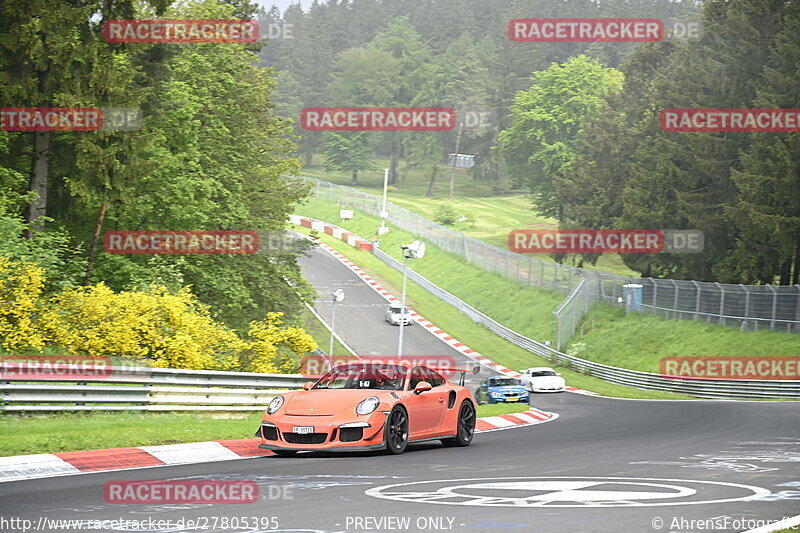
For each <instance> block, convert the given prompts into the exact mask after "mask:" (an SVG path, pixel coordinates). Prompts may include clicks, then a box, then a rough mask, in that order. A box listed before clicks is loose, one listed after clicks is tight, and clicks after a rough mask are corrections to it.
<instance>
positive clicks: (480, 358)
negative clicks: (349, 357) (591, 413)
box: [290, 215, 594, 395]
mask: <svg viewBox="0 0 800 533" xmlns="http://www.w3.org/2000/svg"><path fill="white" fill-rule="evenodd" d="M290 222H291V223H292V224H295V225H299V226H304V227H307V228H313V229H315V230H317V231H320V232H323V233H326V234H328V235H332V236H334V237H336V236H337V235H342V234H343V233H342V232H344V233H347V235H348V236H349V237H348V239H350V240H353V241H354V242H357V243H359V242H363V243H366V242H368V241H367V240H366V239H364V238H362V237H359V236H358V235H355V234H353V233H349V232H345V231H344V230H343V229H342V228H339V227H338V226H334V225H333V224H329V223H327V222H323V221H321V220H317V219H313V218H309V217H301V216H298V215H291V218H290ZM337 238H340V239H341V240H344V241H345V242H347V243H348V244H350V245H351V246H354V247H358V248H360V249H366V248H364V247H362V246H356V245H354V244H351V243H350V242H349V241H348V240H346V239H343V238H341V237H337ZM314 242H316V243H317V244H318V245H319V247H320V248H321V249H323V250H325V251H326V252H328V253H329V254H331V255H332V256H333V257H335V258H336V259H338V260H339V262H340V263H342V264H343V265H344V266H346V267H347V268H349V269H350V270H351V271H352V272H353V273H355V274H356V275H357V276H358V277H360V278H361V279H362V280H363V281H364V283H366V284H367V285H369V286H370V287H372V289H373V290H374V291H375V292H377V293H378V294H380V295H381V296H383V298H384V299H385V300H386V301H387V302H389V303H394V304H398V305H399V304H400V300H398V299H397V298H395V297H394V296H393V295H392V293H390V292H389V291H387V290H386V289H384V288H383V287H381V286H380V284H379V283H378V282H377V281H375V280H374V279H372V278H371V277H370V276H369V275H368V274H367V273H366V272H364V271H363V270H362V269H361V268H359V267H358V266H357V265H356V264H355V263H353V262H352V261H350V260H349V259H347V257H345V256H344V255H343V254H342V253H340V252H338V251H336V250H335V249H334V248H332V247H331V246H328V245H327V244H325V243H324V242H322V241H319V240H315V241H314ZM371 250H372V246H371V245H370V248H369V250H368V251H371ZM408 314H409V315H410V316H411V318H412V320H414V322H416V323H418V324H419V325H421V326H422V327H424V328H425V329H426V330H427V331H429V332H430V333H431V334H433V335H434V336H435V337H437V338H438V339H439V340H441V341H442V342H444V343H446V344H448V345H449V346H450V347H452V348H453V349H454V350H456V351H457V352H459V353H461V354H462V355H465V356H466V357H468V358H470V359H472V360H473V361H475V362H476V363H478V364H481V365H483V366H486V367H488V368H490V369H492V370H494V371H495V372H497V373H499V374H503V375H504V376H509V377H515V378H518V377H520V373H519V372H515V371H513V370H511V369H509V368H506V367H504V366H502V365H500V364H499V363H496V362H494V361H493V360H491V359H490V358H488V357H486V356H484V355H481V354H480V353H478V352H476V351H475V350H473V349H472V348H470V347H469V346H467V345H466V344H464V343H462V342H459V341H458V340H457V339H455V338H453V337H452V336H451V335H448V334H447V333H446V332H444V331H442V330H441V329H439V328H437V327H436V326H435V325H434V324H433V323H432V322H431V321H430V320H428V319H426V318H425V317H423V316H422V315H420V314H419V313H417V312H416V311H414V310H413V309H412V308H411V307H408ZM565 390H567V391H568V392H575V393H578V394H588V395H593V394H594V393H593V392H591V391H586V390H583V389H578V388H575V387H566V389H565Z"/></svg>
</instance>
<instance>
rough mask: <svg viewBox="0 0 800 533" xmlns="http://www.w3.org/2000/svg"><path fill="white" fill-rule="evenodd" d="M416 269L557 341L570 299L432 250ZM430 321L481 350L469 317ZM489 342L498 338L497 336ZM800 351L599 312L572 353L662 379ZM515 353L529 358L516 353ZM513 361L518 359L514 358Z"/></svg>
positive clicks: (778, 336) (724, 332)
mask: <svg viewBox="0 0 800 533" xmlns="http://www.w3.org/2000/svg"><path fill="white" fill-rule="evenodd" d="M300 213H301V214H307V215H309V216H315V215H316V217H317V218H321V219H323V220H325V219H326V217H333V218H327V221H329V222H334V223H337V219H338V207H337V206H335V205H333V204H327V205H326V204H325V202H322V201H318V200H313V201H312V202H311V203H310V204H309V206H307V207H303V208H302V209H301V210H300ZM378 222H379V221H378V220H377V219H376V218H374V217H370V216H367V215H365V214H363V213H361V212H358V211H356V212H355V217H354V218H353V219H352V220H349V221H346V222H339V225H341V226H344V227H347V228H348V229H350V230H351V231H354V232H355V233H358V234H360V235H361V236H363V237H367V238H372V237H373V236H374V232H375V228H376V227H377V225H378ZM413 239H414V237H413V236H411V235H410V234H407V233H405V232H403V231H401V230H398V229H397V228H392V230H391V231H390V232H389V233H387V234H385V235H383V236H382V238H381V249H383V250H384V251H386V252H387V253H389V254H390V255H392V256H394V257H395V258H399V257H400V248H399V246H398V245H399V244H400V243H401V242H403V243H407V242H410V241H411V240H413ZM326 242H328V243H329V244H331V245H332V246H334V247H337V249H339V250H340V251H341V252H342V253H344V254H345V255H347V256H348V257H351V258H353V260H354V261H355V262H356V263H357V264H359V265H360V266H366V267H367V268H369V269H370V270H371V271H372V272H373V273H375V274H377V275H379V276H381V277H383V278H384V279H386V280H387V282H388V283H390V284H393V285H394V286H395V287H398V286H400V281H399V280H400V279H401V274H400V273H399V272H397V271H395V270H394V269H392V268H390V267H388V266H386V265H385V264H384V263H382V262H381V261H379V260H378V259H377V258H375V257H373V256H372V255H371V254H369V253H366V252H360V251H358V250H354V249H353V248H351V247H349V246H347V245H346V244H344V243H342V242H341V241H336V240H334V239H327V238H326ZM410 267H411V268H412V269H414V270H415V271H417V272H419V273H420V274H422V275H424V276H425V277H427V278H428V279H430V280H431V281H433V282H434V283H436V284H437V285H439V286H440V287H442V288H444V289H445V290H448V291H449V292H451V293H453V294H455V295H456V296H458V297H459V298H461V299H463V300H464V301H466V302H467V303H469V304H470V305H472V306H474V307H476V308H477V309H479V310H481V311H482V312H484V313H486V314H487V315H489V316H490V317H492V318H494V319H495V320H497V321H498V322H500V323H501V324H503V325H505V326H507V327H509V328H511V329H513V330H514V331H517V332H519V333H522V334H524V335H526V336H528V337H530V338H532V339H536V340H538V341H543V340H554V339H555V325H556V321H555V317H554V316H553V314H552V311H553V310H554V309H555V308H556V307H557V306H558V305H559V304H560V303H561V301H562V300H563V298H564V296H563V295H562V294H559V293H555V292H551V291H544V290H540V289H537V288H534V287H529V286H525V285H521V284H519V283H516V282H514V281H511V280H509V279H506V278H503V277H501V276H499V275H496V274H492V273H489V272H485V271H483V270H481V269H480V268H478V267H476V266H472V265H468V264H466V263H464V261H463V260H462V259H461V258H459V257H458V256H455V255H453V254H448V253H445V252H443V251H441V250H439V249H437V248H436V247H435V246H428V253H427V254H426V256H425V257H424V258H423V259H421V260H414V261H412V262H411V264H410ZM415 287H416V286H415ZM419 290H420V291H422V293H421V294H420V293H419V292H414V293H413V296H412V299H413V298H416V299H419V300H420V302H421V303H425V304H427V303H430V304H431V305H433V306H434V312H437V313H438V312H439V310H440V309H443V308H445V307H446V308H449V309H452V308H450V306H448V305H447V304H444V303H442V302H439V301H438V299H436V298H435V297H433V296H432V295H430V294H429V293H427V291H424V290H422V289H419ZM434 301H435V302H434ZM436 302H438V304H439V305H437V304H436ZM411 305H415V303H414V302H413V301H412V304H411ZM419 305H420V303H419V302H417V303H416V306H417V307H419ZM419 310H420V312H421V313H422V314H423V315H426V316H427V315H428V314H430V313H426V312H424V311H422V309H419ZM454 312H455V313H456V314H457V315H459V316H463V315H460V313H457V312H456V311H454ZM428 318H429V319H431V320H433V321H434V322H435V323H437V324H438V325H440V327H442V329H445V330H447V331H450V332H451V333H453V334H454V335H455V336H457V337H458V338H459V339H461V340H462V342H466V344H468V345H470V346H472V344H473V343H471V342H467V341H465V340H464V339H463V337H465V330H468V329H473V330H474V329H475V328H477V326H476V325H475V324H474V323H472V322H471V321H470V320H469V319H467V318H466V317H464V320H465V322H463V323H455V322H451V323H452V324H453V326H452V327H448V326H447V325H446V323H442V324H440V320H437V319H434V318H432V317H428ZM444 320H446V321H449V320H450V318H449V316H445V317H444ZM581 329H583V331H584V334H583V335H581V334H580V330H581ZM469 333H471V332H469ZM489 335H490V337H492V338H496V337H495V336H494V335H493V334H491V333H490V334H489ZM487 340H488V339H487ZM499 340H500V339H498V341H499ZM797 343H798V338H797V336H796V335H792V334H788V333H778V332H771V331H759V332H752V331H739V330H737V329H732V328H726V327H722V326H716V325H709V324H706V323H703V322H694V321H690V320H666V319H663V318H660V317H657V316H652V315H640V314H631V315H628V316H625V314H624V311H623V310H621V309H620V308H617V307H612V306H608V305H603V304H598V305H596V306H595V307H594V308H593V309H592V311H591V312H590V313H589V314H588V315H587V316H586V317H585V318H584V320H583V322H582V324H581V328H579V333H578V335H576V336H575V337H573V339H572V340H571V342H570V344H569V345H568V346H567V347H566V349H565V351H567V352H568V353H570V354H573V355H577V356H579V357H582V358H585V359H589V360H592V361H598V362H602V363H605V364H610V365H614V366H618V367H622V368H629V369H633V370H642V371H648V372H658V371H659V366H658V365H659V360H660V359H661V358H663V357H667V356H689V355H696V356H743V355H754V356H758V355H771V356H794V355H797ZM485 346H487V347H484V348H483V349H479V348H476V347H475V346H472V347H473V348H475V349H477V350H478V351H480V352H481V353H483V354H484V355H486V356H487V357H491V358H492V359H494V360H496V361H498V362H500V363H502V364H504V365H506V366H508V367H509V368H513V369H520V368H523V367H526V366H534V365H533V363H530V364H528V361H527V359H526V358H525V357H528V358H530V357H532V355H531V354H529V353H528V352H526V351H522V353H524V354H527V355H526V356H522V355H519V356H515V357H507V356H506V355H505V354H506V353H509V350H510V349H509V348H507V346H513V345H511V344H510V343H506V344H505V345H503V346H504V348H503V349H502V350H498V348H497V347H496V346H494V345H493V344H491V343H490V344H488V345H485ZM514 348H515V349H516V350H521V349H519V348H517V347H516V346H514ZM511 353H517V352H514V350H511ZM548 366H551V365H548ZM584 377H585V376H584ZM578 379H580V378H578ZM568 381H569V380H568ZM572 381H574V378H573V380H572ZM571 384H572V385H574V386H577V387H581V388H588V389H590V390H594V391H595V392H598V393H601V394H605V392H603V391H602V390H600V389H598V388H597V387H594V388H593V387H589V386H582V385H578V384H577V383H576V382H573V383H571ZM611 395H616V394H611ZM648 397H651V396H648Z"/></svg>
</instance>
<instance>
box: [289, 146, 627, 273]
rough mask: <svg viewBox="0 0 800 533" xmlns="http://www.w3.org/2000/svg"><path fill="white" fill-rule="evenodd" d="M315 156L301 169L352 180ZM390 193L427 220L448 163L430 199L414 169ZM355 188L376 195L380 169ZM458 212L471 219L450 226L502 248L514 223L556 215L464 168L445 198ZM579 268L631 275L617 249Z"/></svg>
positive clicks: (382, 163)
mask: <svg viewBox="0 0 800 533" xmlns="http://www.w3.org/2000/svg"><path fill="white" fill-rule="evenodd" d="M318 161H319V159H318V158H317V159H315V164H314V165H311V166H307V167H305V168H304V169H303V174H304V175H307V176H311V177H314V178H319V179H322V180H325V181H330V182H331V183H337V184H339V185H347V186H350V185H351V178H350V175H349V174H344V173H340V172H326V171H325V170H324V169H323V168H322V166H321V165H319V164H316V163H318ZM388 164H389V162H388V160H377V161H376V162H375V166H376V167H378V168H380V169H382V168H385V167H386V166H387V165H388ZM394 187H395V188H394V190H392V191H390V192H389V195H388V199H389V201H390V202H393V203H395V204H397V205H399V206H401V207H405V208H406V209H411V210H413V211H414V212H416V213H419V214H420V215H422V216H424V217H425V218H427V219H429V220H434V218H435V216H436V211H437V209H438V208H439V206H440V205H441V204H442V203H444V202H447V201H448V195H449V192H450V168H449V167H445V166H440V168H439V177H438V180H437V183H436V186H435V188H434V194H433V196H432V197H431V198H428V197H426V196H425V193H426V192H427V190H428V178H427V176H426V175H425V174H424V173H423V172H421V171H419V170H410V171H408V173H407V174H406V175H405V177H404V178H403V180H402V181H401V182H400V183H399V184H397V185H395V186H394ZM356 188H357V189H359V190H362V191H364V192H367V193H369V194H373V195H375V196H381V195H382V194H383V170H374V171H370V172H365V173H362V174H361V175H360V176H359V180H358V186H357V187H356ZM450 203H451V204H452V206H453V208H454V209H455V210H456V212H458V214H460V215H462V216H465V217H469V218H470V220H467V221H462V222H456V223H455V224H454V225H453V226H452V228H453V229H455V230H457V231H460V232H462V233H464V234H466V235H469V236H470V237H475V238H476V239H480V240H482V241H484V242H487V243H489V244H493V245H494V246H497V247H500V248H506V246H507V242H508V233H509V232H510V231H511V230H513V229H519V228H529V229H530V228H542V229H546V228H556V227H558V222H557V221H556V220H555V219H552V218H547V217H543V216H540V215H537V214H536V213H534V212H533V211H532V210H531V199H530V197H529V196H528V193H527V191H524V190H515V191H512V192H510V193H508V194H503V195H500V196H495V195H493V194H492V187H491V184H489V183H486V182H476V181H473V180H472V178H470V177H469V173H468V172H467V171H466V170H463V169H457V170H456V179H455V189H454V194H453V200H452V202H450ZM537 258H539V259H544V260H545V261H551V260H552V259H551V257H550V256H549V255H547V254H539V255H538V256H537ZM583 266H584V268H590V269H596V270H603V271H606V272H614V273H616V274H621V275H624V276H636V275H637V274H636V273H635V272H633V271H631V270H630V269H629V268H628V267H626V266H625V264H624V263H623V262H622V259H621V258H620V256H619V255H617V254H608V255H604V256H602V257H601V258H600V260H599V261H598V262H597V265H595V266H593V265H589V264H584V265H583Z"/></svg>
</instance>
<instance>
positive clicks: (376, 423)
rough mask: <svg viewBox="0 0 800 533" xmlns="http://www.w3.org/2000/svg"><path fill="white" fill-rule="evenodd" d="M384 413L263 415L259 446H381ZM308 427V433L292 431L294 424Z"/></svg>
mask: <svg viewBox="0 0 800 533" xmlns="http://www.w3.org/2000/svg"><path fill="white" fill-rule="evenodd" d="M385 422H386V413H384V412H382V411H379V410H377V411H375V412H373V413H371V414H369V415H364V416H299V415H286V414H284V415H281V416H269V415H268V416H266V417H264V419H263V420H262V421H261V426H260V427H259V434H258V436H260V437H261V445H260V446H259V448H262V449H266V450H292V451H313V450H332V449H336V450H341V451H348V450H350V451H364V450H378V449H383V448H385V444H384V442H383V428H384V424H385ZM309 426H310V427H312V428H313V431H312V432H310V433H294V432H293V428H294V427H309Z"/></svg>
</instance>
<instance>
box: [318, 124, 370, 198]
mask: <svg viewBox="0 0 800 533" xmlns="http://www.w3.org/2000/svg"><path fill="white" fill-rule="evenodd" d="M322 146H323V152H322V156H323V158H324V161H323V163H322V164H323V166H324V167H325V170H327V171H328V172H330V171H332V170H338V171H342V172H350V175H351V176H352V178H353V179H352V183H351V184H352V185H353V186H354V187H355V186H356V185H358V173H359V172H363V171H365V170H371V169H373V168H374V165H373V163H372V147H371V146H370V139H369V133H368V132H366V131H357V132H325V134H324V135H323V141H322Z"/></svg>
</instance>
